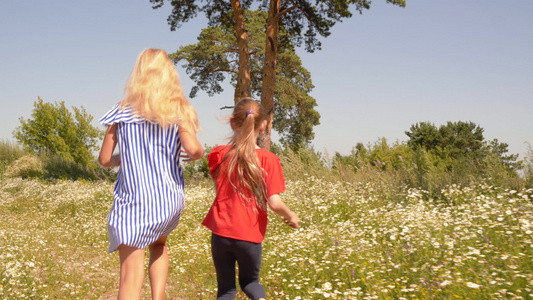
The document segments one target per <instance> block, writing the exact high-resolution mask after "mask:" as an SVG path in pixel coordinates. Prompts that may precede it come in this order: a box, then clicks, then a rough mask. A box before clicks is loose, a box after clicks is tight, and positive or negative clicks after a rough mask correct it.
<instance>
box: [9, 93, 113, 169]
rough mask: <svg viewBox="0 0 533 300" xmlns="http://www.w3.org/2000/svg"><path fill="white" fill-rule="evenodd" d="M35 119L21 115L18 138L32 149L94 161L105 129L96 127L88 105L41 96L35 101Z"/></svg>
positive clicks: (32, 116) (81, 162) (88, 161)
mask: <svg viewBox="0 0 533 300" xmlns="http://www.w3.org/2000/svg"><path fill="white" fill-rule="evenodd" d="M33 106H34V109H33V112H32V114H31V118H30V119H27V120H24V118H22V117H21V118H20V119H19V120H20V123H21V125H20V126H19V127H17V129H15V131H14V132H13V135H14V137H15V138H16V139H17V140H18V142H19V143H21V144H22V145H23V146H24V147H25V148H26V149H28V150H29V151H32V152H37V153H39V152H43V151H49V152H51V153H54V154H57V155H60V156H62V157H64V158H66V159H69V160H72V161H74V162H77V163H80V164H83V165H92V164H94V156H93V154H92V152H93V151H95V150H97V149H98V147H97V141H98V140H99V139H100V138H101V137H102V134H103V132H102V131H101V130H100V129H98V128H96V127H94V126H92V125H91V121H92V120H93V117H92V116H91V115H90V114H88V113H87V112H86V111H85V108H83V107H81V108H77V107H73V108H72V110H73V111H74V113H72V112H70V111H69V110H68V109H67V107H66V106H65V102H63V101H62V102H59V103H58V102H55V103H47V102H44V101H43V100H42V99H41V98H40V97H39V98H38V100H37V101H35V102H34V104H33Z"/></svg>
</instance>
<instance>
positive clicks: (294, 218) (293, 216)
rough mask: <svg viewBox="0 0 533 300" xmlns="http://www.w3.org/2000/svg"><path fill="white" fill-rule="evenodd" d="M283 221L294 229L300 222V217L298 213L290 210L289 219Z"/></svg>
mask: <svg viewBox="0 0 533 300" xmlns="http://www.w3.org/2000/svg"><path fill="white" fill-rule="evenodd" d="M284 221H285V223H286V224H287V225H289V226H290V227H292V228H294V229H296V228H298V227H299V226H298V223H299V222H300V219H299V218H298V215H297V214H295V213H293V212H291V214H290V218H289V219H284Z"/></svg>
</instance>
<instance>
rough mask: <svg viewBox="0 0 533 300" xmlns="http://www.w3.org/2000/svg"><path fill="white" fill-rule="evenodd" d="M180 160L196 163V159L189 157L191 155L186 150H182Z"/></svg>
mask: <svg viewBox="0 0 533 300" xmlns="http://www.w3.org/2000/svg"><path fill="white" fill-rule="evenodd" d="M180 158H181V161H183V162H189V161H194V159H192V158H191V156H190V155H189V153H187V151H185V149H180Z"/></svg>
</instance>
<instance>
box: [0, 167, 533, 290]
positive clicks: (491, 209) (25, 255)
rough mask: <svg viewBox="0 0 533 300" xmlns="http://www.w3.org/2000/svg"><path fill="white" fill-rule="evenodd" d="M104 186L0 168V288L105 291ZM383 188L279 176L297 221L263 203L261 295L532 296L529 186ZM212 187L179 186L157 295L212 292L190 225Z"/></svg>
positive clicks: (110, 278) (107, 189)
mask: <svg viewBox="0 0 533 300" xmlns="http://www.w3.org/2000/svg"><path fill="white" fill-rule="evenodd" d="M112 190H113V185H112V184H111V183H106V182H98V183H91V182H83V181H58V182H56V183H46V182H42V181H38V180H22V179H17V178H4V179H2V180H1V181H0V216H1V218H2V222H0V265H1V266H3V269H1V270H0V298H1V299H15V298H21V299H46V298H48V299H114V298H116V292H117V288H118V256H117V253H113V254H107V247H108V241H107V232H106V221H107V214H108V212H109V209H110V207H111V203H112ZM390 190H391V189H387V187H384V186H379V185H377V184H376V185H373V184H364V185H363V184H357V183H346V182H337V183H329V182H325V181H323V180H318V179H315V178H313V177H303V179H302V180H300V181H289V182H287V191H286V192H285V193H284V194H283V195H282V196H283V199H284V201H285V202H286V203H287V205H288V206H289V207H291V208H292V209H293V210H294V211H296V212H297V213H298V214H299V216H300V218H301V226H302V227H301V229H299V230H292V229H291V228H289V227H288V226H286V225H285V224H284V223H283V222H282V221H281V220H280V219H279V218H278V217H277V216H276V215H274V214H270V223H269V229H268V232H267V238H266V239H265V242H264V251H263V266H262V283H263V284H264V285H265V287H266V290H267V295H268V298H270V299H324V298H331V299H467V298H469V299H531V298H533V261H532V258H533V255H532V254H533V238H532V236H533V232H532V231H533V204H532V198H533V190H522V191H514V190H507V189H501V188H498V187H494V186H486V185H478V186H473V187H459V186H450V187H449V188H447V189H446V190H443V191H442V196H441V197H440V198H439V199H434V200H430V201H427V200H423V199H425V197H424V193H425V192H424V191H420V190H416V189H404V190H402V191H401V192H400V193H399V194H398V195H394V197H392V198H393V199H394V200H389V199H391V197H390V193H389V192H387V191H390ZM213 197H214V190H213V188H212V186H211V185H210V184H204V185H201V184H199V185H195V186H189V187H188V189H187V207H186V210H185V211H184V213H183V218H182V220H181V223H180V225H179V226H178V228H177V229H176V230H175V231H174V233H173V234H172V235H171V236H170V237H169V252H170V260H171V269H170V275H169V280H168V287H167V296H168V299H214V298H215V295H216V277H215V273H214V267H213V265H212V260H211V257H210V245H209V238H210V232H209V231H208V230H207V229H205V228H203V227H202V226H201V225H200V222H201V221H202V219H203V217H204V216H205V214H206V212H207V210H208V209H209V206H210V205H211V202H212V199H213ZM145 282H146V283H145V288H144V290H143V297H145V298H146V299H148V298H149V297H150V294H149V287H148V279H147V278H146V281H145ZM238 299H245V297H244V296H243V295H242V294H239V296H238Z"/></svg>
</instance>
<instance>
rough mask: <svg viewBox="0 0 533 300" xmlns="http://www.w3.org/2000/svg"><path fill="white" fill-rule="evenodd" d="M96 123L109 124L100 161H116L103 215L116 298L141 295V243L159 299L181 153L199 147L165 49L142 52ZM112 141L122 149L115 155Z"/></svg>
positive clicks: (181, 200) (179, 201)
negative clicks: (119, 96)
mask: <svg viewBox="0 0 533 300" xmlns="http://www.w3.org/2000/svg"><path fill="white" fill-rule="evenodd" d="M100 123H102V124H103V125H107V126H108V127H107V130H106V133H105V137H104V141H103V144H102V149H101V150H100V156H99V162H100V164H101V165H102V166H104V167H119V170H118V174H117V181H116V184H115V190H114V195H113V198H114V201H113V206H112V208H111V212H110V213H109V217H108V233H109V241H110V245H109V252H114V251H116V250H118V251H119V257H120V287H119V292H118V299H140V297H141V289H142V284H143V281H144V251H145V248H146V247H149V250H150V261H149V275H150V285H151V290H152V299H164V297H165V286H166V282H167V277H168V267H169V258H168V250H167V245H166V241H167V237H168V235H169V234H170V233H171V231H172V230H173V229H174V228H176V226H177V225H178V223H179V220H180V217H181V212H182V210H183V208H184V205H185V193H184V180H183V172H182V169H181V163H180V158H181V160H182V161H191V160H196V159H199V158H201V157H203V155H204V149H203V147H202V146H201V144H200V143H199V141H198V139H197V138H196V133H197V130H198V118H197V115H196V112H195V110H194V108H193V107H192V105H191V104H190V103H189V101H188V100H187V98H185V96H184V94H183V88H182V86H181V83H180V80H179V76H178V73H177V71H176V69H175V67H174V65H173V64H172V61H171V60H170V59H169V58H168V56H167V54H166V52H165V51H164V50H159V49H148V50H145V51H143V52H142V53H141V54H140V55H139V57H138V59H137V63H136V64H135V67H134V68H133V71H132V73H131V75H130V78H129V82H128V85H127V87H126V90H125V97H124V99H123V100H122V101H121V102H119V103H118V104H116V105H115V106H114V107H113V108H112V109H111V110H110V111H109V112H108V113H107V114H105V115H104V116H103V117H102V118H101V119H100ZM117 145H118V148H119V154H117V155H114V154H113V152H114V150H115V147H116V146H117Z"/></svg>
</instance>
